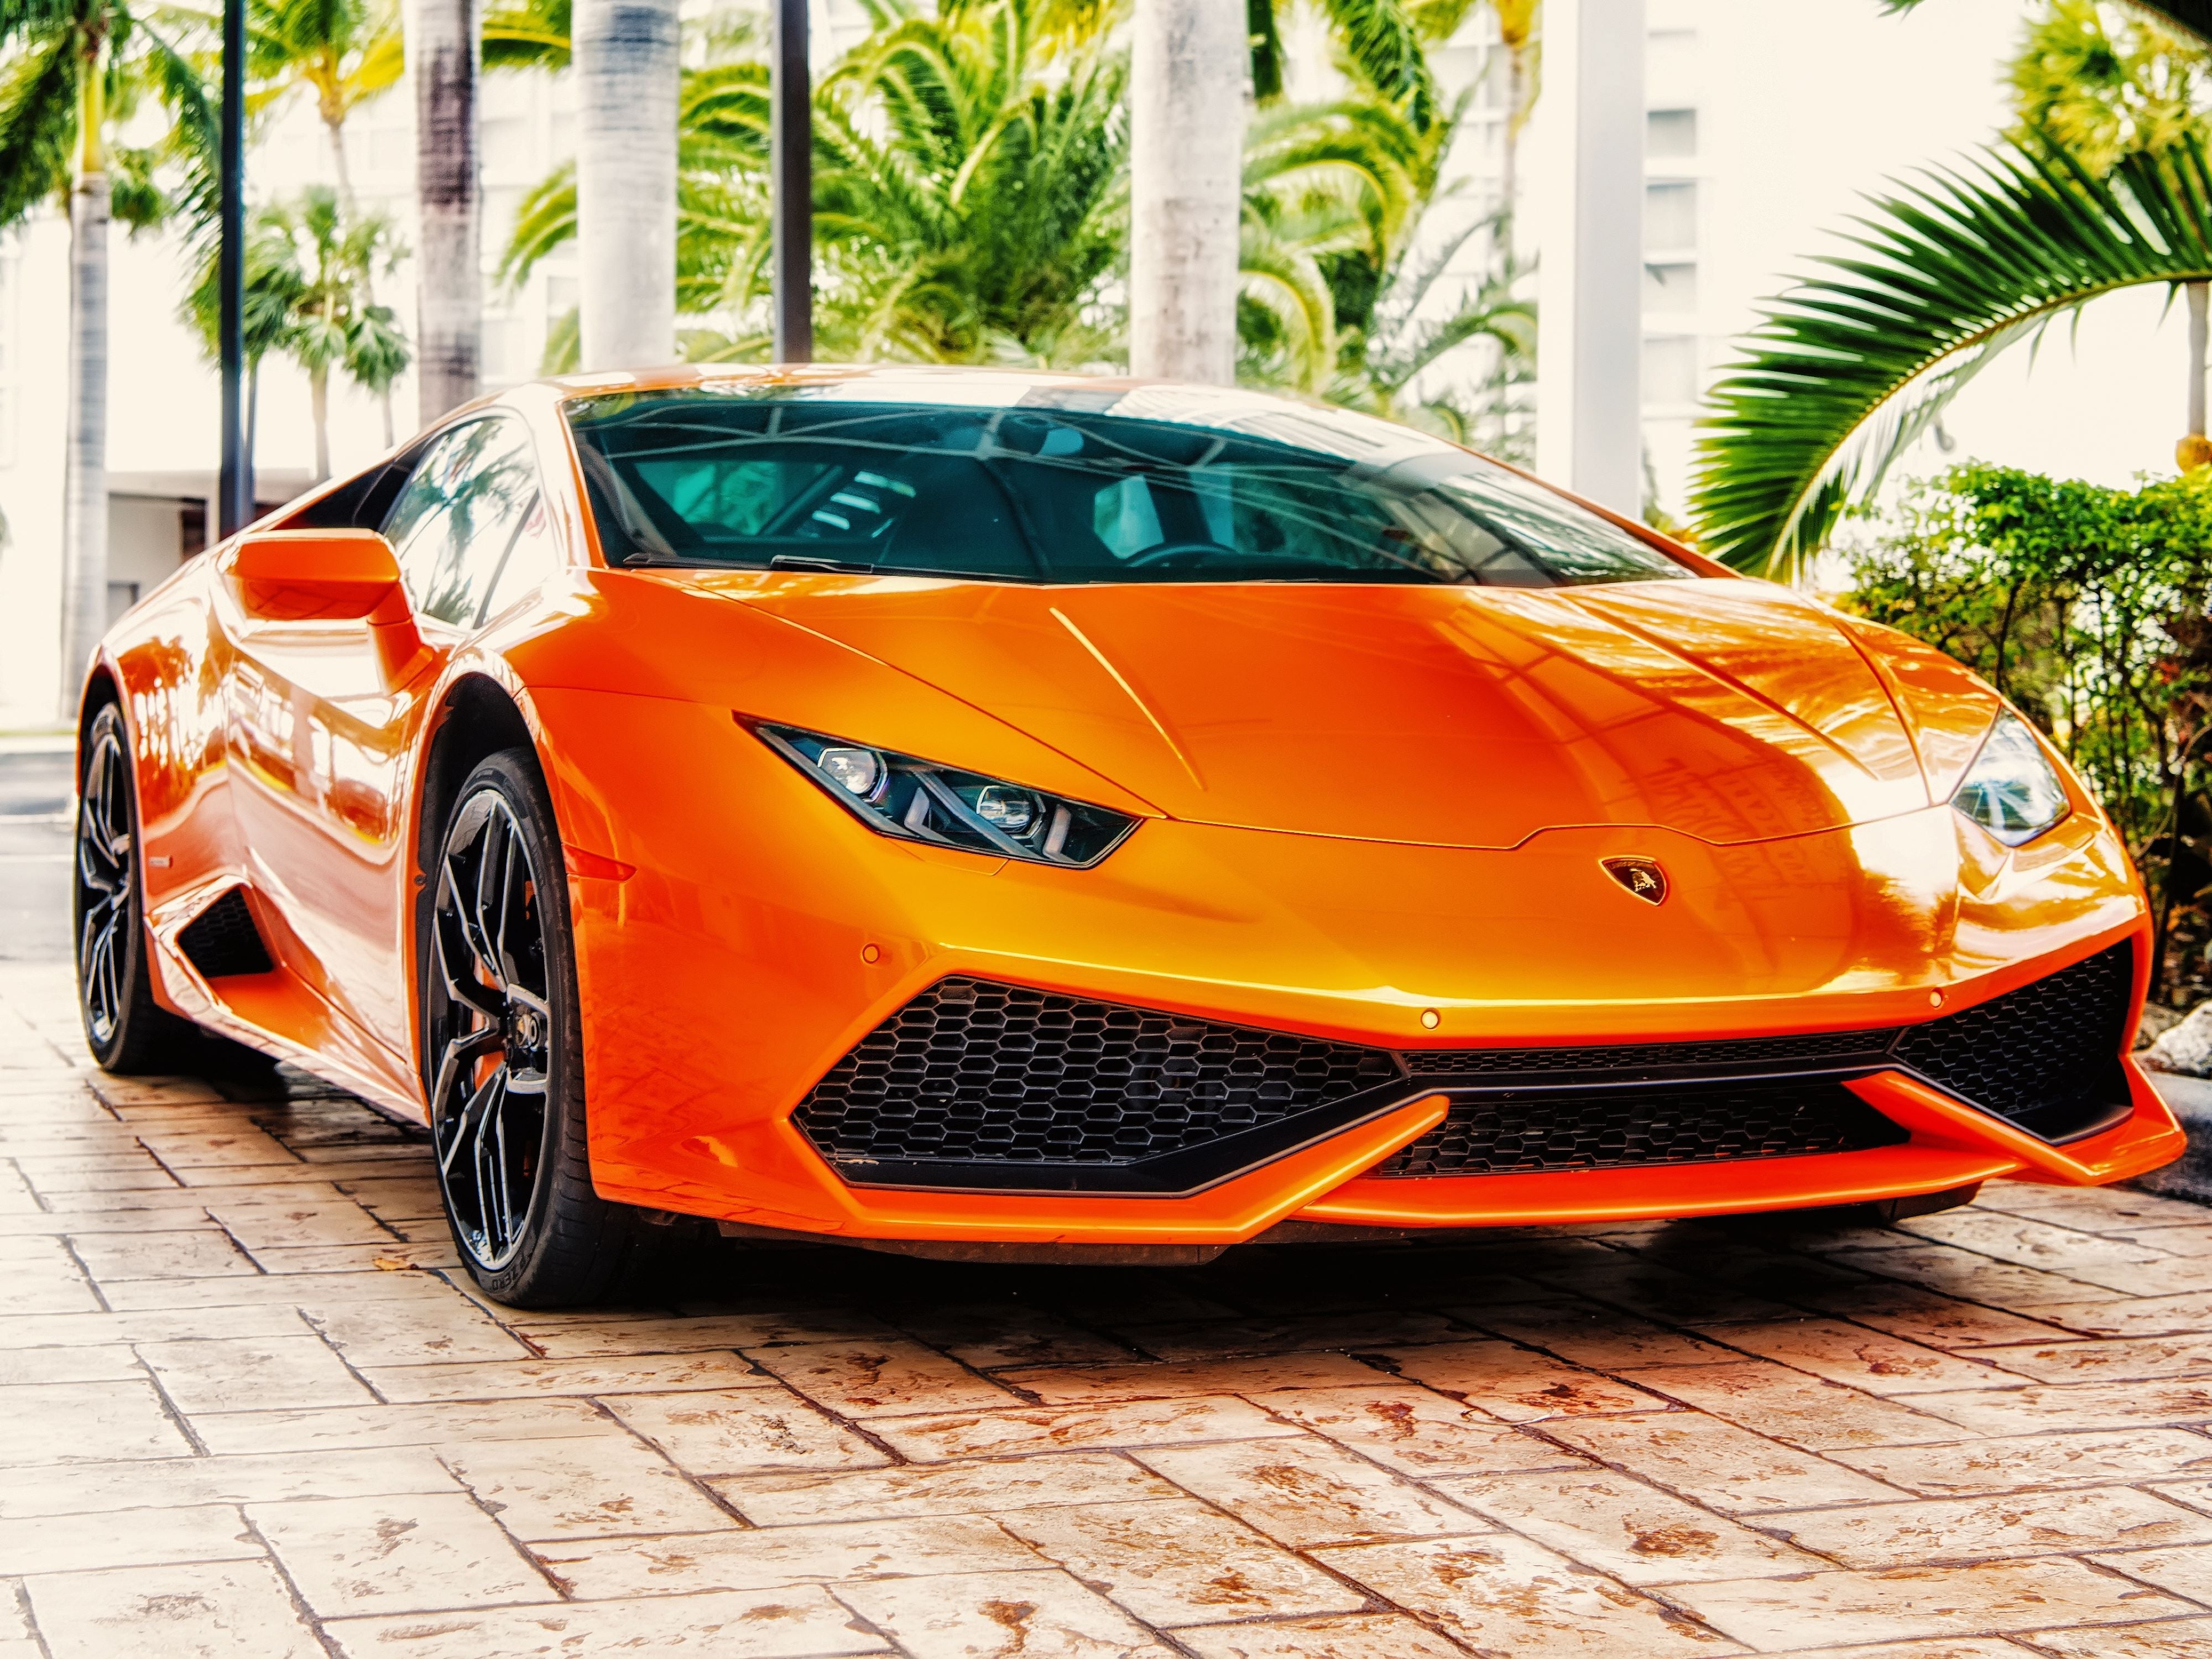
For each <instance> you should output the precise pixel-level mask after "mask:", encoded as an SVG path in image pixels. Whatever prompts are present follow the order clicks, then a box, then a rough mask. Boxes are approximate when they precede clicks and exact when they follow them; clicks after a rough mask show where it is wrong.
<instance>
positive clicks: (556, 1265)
mask: <svg viewBox="0 0 2212 1659" xmlns="http://www.w3.org/2000/svg"><path fill="white" fill-rule="evenodd" d="M430 875H431V879H432V881H433V883H434V884H435V887H434V892H433V896H432V902H431V911H430V918H429V927H428V938H427V939H425V941H424V949H423V951H422V957H423V975H422V978H423V991H422V996H423V1002H422V1012H423V1020H422V1030H423V1036H424V1073H425V1081H426V1085H427V1090H428V1101H429V1107H430V1132H431V1137H432V1139H433V1141H434V1143H435V1148H436V1152H437V1158H438V1182H439V1187H440V1188H441V1191H442V1193H443V1194H444V1196H445V1204H446V1216H447V1220H448V1221H449V1222H450V1223H451V1224H452V1226H453V1240H454V1243H456V1244H457V1245H458V1246H459V1249H460V1255H461V1259H462V1261H463V1262H464V1263H465V1264H466V1266H467V1267H468V1270H469V1273H470V1274H471V1277H473V1278H474V1279H476V1281H477V1284H478V1285H482V1286H483V1289H484V1291H485V1293H486V1294H488V1295H489V1296H491V1297H495V1298H496V1299H497V1300H499V1301H501V1302H503V1303H506V1304H508V1305H509V1306H512V1307H518V1308H551V1307H563V1306H574V1305H576V1304H581V1303H586V1302H592V1301H595V1300H597V1299H599V1297H602V1296H604V1295H605V1294H606V1293H607V1292H608V1291H610V1290H611V1289H612V1288H614V1287H615V1286H616V1285H617V1284H618V1283H620V1282H621V1281H622V1280H623V1278H624V1277H625V1276H626V1273H627V1270H628V1269H629V1267H632V1266H633V1265H634V1263H635V1260H636V1259H637V1257H638V1256H639V1255H640V1253H641V1238H640V1226H639V1221H640V1218H639V1214H638V1212H636V1211H635V1210H633V1209H631V1208H629V1206H625V1205H620V1204H612V1203H609V1202H608V1201H607V1200H605V1199H603V1198H601V1197H600V1196H599V1194H598V1193H597V1192H595V1191H594V1190H593V1189H592V1175H591V1162H590V1156H589V1151H588V1146H587V1142H586V1124H585V1115H584V1061H583V1043H582V1038H581V1031H580V1025H581V1022H580V1018H579V1016H578V1004H577V995H576V964H575V951H574V939H573V938H572V936H571V933H570V930H569V922H568V882H567V878H566V875H565V872H564V871H563V868H562V862H561V852H560V838H559V836H558V834H557V833H556V829H555V828H554V823H553V811H552V807H551V805H550V802H548V800H547V799H546V797H545V790H544V785H543V784H542V783H541V782H540V781H538V772H537V769H536V766H535V765H534V764H533V763H532V757H529V756H528V755H526V754H525V753H523V752H522V751H520V750H506V751H504V752H502V753H500V754H496V755H494V756H492V757H490V758H489V759H488V760H486V761H484V762H483V763H482V764H481V765H479V766H478V767H477V769H476V770H475V771H474V772H472V773H471V774H470V775H469V778H468V781H466V782H465V783H464V784H463V785H462V786H461V788H460V791H459V795H458V797H457V798H456V802H455V805H454V807H453V814H452V816H451V817H449V818H448V819H447V824H446V831H445V835H444V836H443V838H442V840H441V842H440V845H439V854H438V862H437V866H436V867H435V870H433V871H432V872H430Z"/></svg>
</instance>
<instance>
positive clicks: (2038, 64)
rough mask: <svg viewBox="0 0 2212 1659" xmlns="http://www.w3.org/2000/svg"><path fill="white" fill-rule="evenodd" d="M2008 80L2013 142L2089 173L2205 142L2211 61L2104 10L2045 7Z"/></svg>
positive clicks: (2199, 49)
mask: <svg viewBox="0 0 2212 1659" xmlns="http://www.w3.org/2000/svg"><path fill="white" fill-rule="evenodd" d="M2048 3H2049V9H2048V10H2046V11H2045V14H2044V15H2042V16H2041V17H2039V18H2038V19H2036V20H2034V21H2032V22H2030V23H2029V25H2028V27H2027V38H2026V40H2024V41H2023V42H2022V44H2021V51H2020V52H2019V54H2018V55H2017V56H2016V57H2015V58H2014V60H2013V63H2012V66H2011V70H2010V72H2009V74H2008V77H2007V78H2008V81H2009V82H2010V84H2011V88H2012V94H2013V106H2014V108H2015V110H2017V111H2018V112H2019V116H2020V119H2019V123H2018V125H2016V127H2015V129H2014V131H2012V132H2011V133H2010V134H2009V135H2008V136H2009V137H2012V138H2014V139H2015V141H2020V140H2024V139H2027V138H2030V137H2042V138H2044V139H2045V140H2046V141H2048V142H2049V143H2052V144H2055V145H2057V146H2058V147H2059V148H2061V149H2064V150H2065V151H2067V152H2068V153H2069V155H2072V156H2074V158H2075V160H2076V161H2080V162H2081V165H2082V166H2084V167H2087V168H2088V169H2089V171H2090V172H2092V173H2110V172H2111V171H2112V169H2113V167H2117V166H2118V164H2119V161H2120V158H2121V157H2122V156H2124V155H2134V154H2136V153H2137V152H2139V151H2149V152H2151V153H2153V154H2156V153H2157V152H2159V151H2161V150H2166V149H2172V148H2173V147H2174V146H2175V145H2176V144H2178V143H2180V142H2181V141H2182V140H2183V139H2184V138H2185V137H2197V138H2199V139H2202V138H2203V137H2204V135H2205V123H2204V115H2203V106H2204V101H2205V94H2206V82H2207V79H2208V75H2212V53H2208V52H2207V51H2206V49H2205V47H2204V46H2203V43H2202V42H2200V41H2198V40H2195V39H2194V38H2192V37H2189V36H2185V35H2181V34H2178V33H2175V32H2174V31H2172V30H2171V29H2166V28H2161V27H2159V26H2158V25H2156V24H2155V23H2153V22H2151V21H2149V19H2148V17H2147V16H2145V15H2143V14H2142V13H2141V12H2137V11H2132V10H2129V9H2124V8H2118V7H2114V6H2112V5H2110V4H2109V3H2105V0H2048Z"/></svg>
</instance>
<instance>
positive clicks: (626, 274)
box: [573, 0, 679, 371]
mask: <svg viewBox="0 0 2212 1659" xmlns="http://www.w3.org/2000/svg"><path fill="white" fill-rule="evenodd" d="M677 22H678V17H677V0H577V5H576V8H575V12H574V27H573V39H574V52H575V58H574V62H575V66H576V94H577V96H576V102H577V133H576V251H577V256H578V258H579V260H580V266H579V270H578V276H579V277H580V283H579V285H578V299H579V300H580V302H581V309H580V317H579V322H580V338H581V345H582V363H583V367H584V368H585V369H586V370H587V371H588V370H592V369H601V368H648V367H650V366H651V365H653V364H655V363H664V362H668V361H669V360H670V359H671V358H672V357H674V356H675V355H676V102H677V88H678V47H679V40H678V32H677Z"/></svg>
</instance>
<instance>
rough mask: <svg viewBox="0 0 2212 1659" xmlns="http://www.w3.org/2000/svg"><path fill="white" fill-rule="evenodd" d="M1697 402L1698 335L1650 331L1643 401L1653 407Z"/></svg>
mask: <svg viewBox="0 0 2212 1659" xmlns="http://www.w3.org/2000/svg"><path fill="white" fill-rule="evenodd" d="M1697 401H1698V337H1697V336H1696V335H1694V334H1647V335H1645V336H1644V404H1645V405H1646V406H1647V407H1651V408H1674V407H1679V406H1680V405H1683V404H1693V403H1695V402H1697Z"/></svg>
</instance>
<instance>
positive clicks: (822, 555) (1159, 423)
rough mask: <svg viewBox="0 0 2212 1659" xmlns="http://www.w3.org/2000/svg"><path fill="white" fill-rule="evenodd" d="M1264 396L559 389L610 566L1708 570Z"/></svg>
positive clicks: (1483, 474)
mask: <svg viewBox="0 0 2212 1659" xmlns="http://www.w3.org/2000/svg"><path fill="white" fill-rule="evenodd" d="M779 390H781V389H779ZM1118 400H1119V401H1121V402H1124V403H1131V402H1135V401H1136V395H1135V394H1128V395H1125V396H1121V397H1120V398H1119V399H1118ZM1261 401H1262V400H1256V399H1248V400H1245V401H1244V402H1243V403H1235V404H1227V405H1226V406H1225V410H1224V412H1223V414H1222V416H1221V418H1220V420H1219V421H1218V423H1217V422H1212V421H1208V420H1206V419H1204V418H1196V417H1194V414H1193V413H1192V411H1191V410H1188V408H1185V409H1183V410H1178V411H1176V413H1175V414H1174V415H1172V416H1170V417H1168V418H1142V417H1139V416H1131V415H1127V414H1107V413H1103V412H1099V411H1098V410H1096V409H1084V408H1068V407H1051V406H1043V407H1032V406H1027V401H1026V400H1025V401H1024V404H1015V405H1014V406H1012V407H1006V408H979V407H974V406H957V405H945V404H912V403H899V404H892V403H872V402H863V401H858V400H855V399H854V398H849V397H841V398H805V397H794V396H792V395H789V393H788V392H784V393H783V395H776V396H764V395H759V393H758V392H755V391H754V389H753V388H750V387H748V388H744V389H742V390H732V389H724V388H715V387H712V386H708V387H692V388H684V389H680V390H675V391H669V392H645V393H621V394H616V395H611V396H595V397H586V398H577V399H574V400H572V401H571V402H569V403H568V404H566V405H565V408H566V411H567V414H568V422H569V425H570V427H571V428H572V429H573V431H574V434H575V436H576V445H577V451H578V453H579V455H580V458H581V459H582V462H583V470H584V477H585V483H586V488H587V489H588V490H589V493H590V496H591V505H592V514H593V516H594V518H595V519H596V520H597V521H598V525H599V538H600V542H601V544H602V546H603V547H604V548H605V553H606V557H607V562H609V563H610V564H616V565H621V564H629V565H650V564H680V565H692V566H711V567H724V568H742V569H763V568H769V569H813V570H820V569H829V570H855V571H871V572H872V571H881V572H884V573H886V574H902V575H924V576H953V577H961V578H968V579H976V578H981V579H982V580H994V581H1024V582H1054V583H1078V582H1238V581H1314V582H1370V583H1372V582H1407V583H1437V582H1442V583H1458V584H1480V585H1483V586H1501V587H1557V586H1571V585H1575V584H1580V583H1588V582H1621V581H1649V580H1656V579H1663V578H1668V577H1685V576H1690V575H1692V574H1695V573H1694V572H1692V571H1691V570H1690V569H1688V568H1686V567H1684V566H1683V565H1681V564H1680V563H1678V562H1675V561H1674V560H1673V559H1670V558H1668V556H1666V555H1665V554H1664V553H1662V552H1661V551H1659V550H1657V549H1656V548H1654V547H1652V546H1650V545H1649V544H1646V543H1644V542H1643V541H1641V540H1639V539H1638V538H1636V537H1634V536H1632V535H1631V534H1629V533H1628V532H1626V531H1625V530H1622V529H1620V528H1619V527H1618V526H1614V525H1613V524H1611V523H1609V522H1607V520H1604V519H1602V518H1601V517H1599V516H1598V515H1597V514H1595V513H1591V512H1589V511H1587V510H1585V509H1583V508H1582V507H1577V506H1576V505H1575V504H1574V503H1573V502H1572V501H1568V500H1566V499H1565V498H1564V497H1563V496H1560V495H1555V494H1553V492H1552V491H1550V490H1547V489H1543V488H1542V487H1541V486H1540V485H1537V484H1534V483H1529V482H1528V480H1526V479H1524V478H1522V477H1520V476H1519V475H1517V474H1516V473H1514V472H1511V471H1508V470H1506V469H1505V468H1504V467H1501V466H1498V465H1494V464H1492V463H1491V462H1488V461H1486V460H1483V459H1480V458H1479V457H1477V456H1474V455H1471V454H1469V453H1467V452H1466V451H1464V450H1462V449H1458V448H1455V447H1453V446H1451V445H1449V444H1444V443H1441V442H1437V441H1434V440H1431V439H1426V438H1422V437H1420V436H1419V435H1416V434H1413V433H1409V432H1406V431H1404V430H1403V429H1402V428H1388V427H1384V426H1383V423H1382V422H1372V421H1364V420H1360V417H1356V416H1337V415H1336V414H1335V413H1334V411H1327V412H1322V411H1307V410H1302V409H1300V408H1298V406H1297V405H1295V404H1274V403H1272V402H1268V403H1267V405H1266V407H1267V411H1268V412H1267V416H1266V418H1264V419H1253V418H1244V419H1239V418H1237V416H1238V414H1239V412H1240V411H1241V412H1243V414H1244V415H1246V416H1249V414H1250V407H1249V406H1250V405H1251V404H1256V403H1260V402H1261ZM1331 421H1336V422H1351V421H1358V422H1359V425H1358V428H1352V427H1351V426H1348V425H1339V426H1335V427H1332V426H1331V425H1330V424H1329V422H1331ZM1255 426H1257V427H1262V428H1266V430H1264V431H1254V430H1252V429H1249V428H1253V427H1255ZM1240 428H1242V429H1240ZM1366 428H1374V429H1375V430H1374V431H1373V432H1369V431H1368V430H1366ZM1285 432H1287V433H1289V434H1291V435H1293V436H1295V437H1297V438H1300V439H1304V440H1305V441H1301V442H1293V441H1285V440H1284V438H1283V436H1282V434H1284V433H1285ZM1378 434H1379V435H1383V436H1382V437H1381V438H1380V440H1379V441H1378V438H1377V435H1378ZM1338 438H1340V439H1341V440H1342V441H1333V439H1338Z"/></svg>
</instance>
